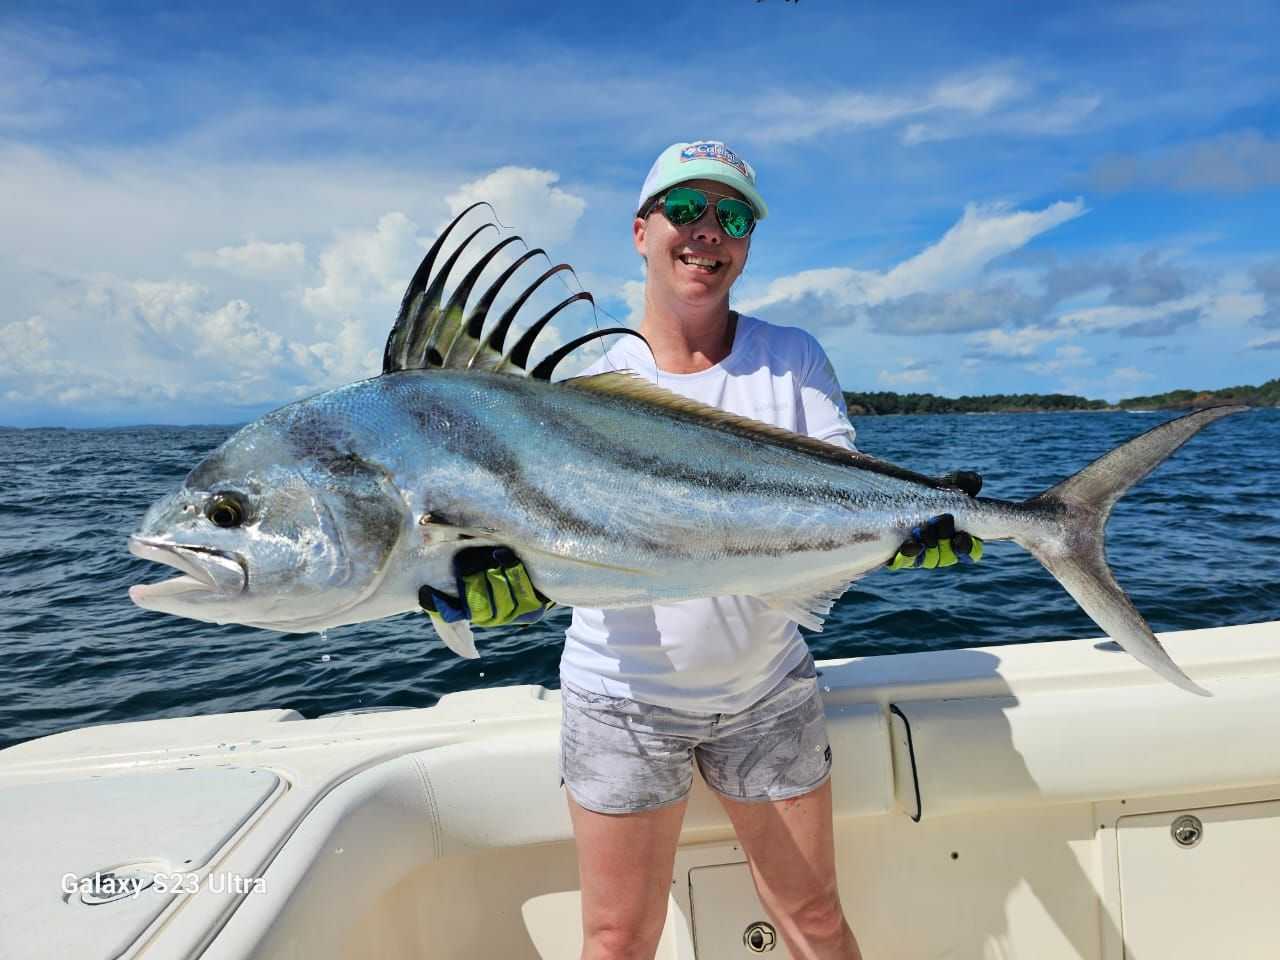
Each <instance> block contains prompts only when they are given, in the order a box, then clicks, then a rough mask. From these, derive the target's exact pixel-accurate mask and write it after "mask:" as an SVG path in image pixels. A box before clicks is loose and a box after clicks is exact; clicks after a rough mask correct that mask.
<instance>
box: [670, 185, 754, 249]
mask: <svg viewBox="0 0 1280 960" xmlns="http://www.w3.org/2000/svg"><path fill="white" fill-rule="evenodd" d="M714 196H717V194H714V193H713V194H707V193H704V192H703V191H701V190H696V189H694V188H693V187H675V188H673V189H671V190H668V191H667V192H666V195H665V196H663V197H662V198H661V199H660V200H655V201H654V205H655V206H657V207H658V208H659V209H661V210H662V215H663V216H665V217H666V218H667V219H668V220H670V221H671V222H672V224H674V225H675V226H677V227H683V226H687V225H688V224H691V223H697V222H698V221H699V220H701V219H702V215H703V214H705V213H706V212H707V207H708V206H710V204H711V200H710V197H714ZM715 208H716V220H718V221H719V223H720V226H721V228H722V229H723V230H724V232H725V233H726V234H728V235H729V236H731V237H733V239H735V240H741V239H742V238H743V237H745V236H746V235H747V234H749V233H750V232H751V231H752V230H754V229H755V226H756V212H755V211H754V210H752V209H751V204H749V203H747V202H746V201H744V200H739V199H738V198H737V197H726V196H723V195H720V197H719V199H718V200H716V203H715ZM652 209H653V207H650V210H652Z"/></svg>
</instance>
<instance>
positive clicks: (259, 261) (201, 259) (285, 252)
mask: <svg viewBox="0 0 1280 960" xmlns="http://www.w3.org/2000/svg"><path fill="white" fill-rule="evenodd" d="M187 259H188V260H189V261H190V262H191V263H192V264H193V265H194V266H197V267H216V268H217V269H219V270H227V271H230V272H231V273H247V274H271V273H281V272H284V271H289V270H297V269H299V268H300V267H301V266H302V265H303V262H304V261H305V259H306V250H305V248H304V247H303V245H302V244H301V243H297V242H295V243H267V242H265V241H262V240H250V241H249V242H248V243H245V244H242V245H240V246H238V247H219V248H218V249H217V250H213V251H211V252H210V251H201V250H197V251H194V252H192V253H189V254H187Z"/></svg>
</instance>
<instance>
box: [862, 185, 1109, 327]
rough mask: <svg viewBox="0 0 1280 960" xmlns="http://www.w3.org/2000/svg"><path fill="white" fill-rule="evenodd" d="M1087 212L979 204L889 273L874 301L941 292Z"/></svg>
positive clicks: (1077, 207)
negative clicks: (1023, 208)
mask: <svg viewBox="0 0 1280 960" xmlns="http://www.w3.org/2000/svg"><path fill="white" fill-rule="evenodd" d="M1084 212H1085V206H1084V201H1083V200H1082V199H1079V198H1077V199H1075V200H1072V201H1070V202H1068V201H1065V200H1060V201H1058V202H1057V203H1053V204H1050V205H1049V206H1047V207H1045V208H1044V209H1043V210H1038V211H1025V210H1017V211H1011V210H1010V209H1009V208H1008V207H1007V206H1006V205H1003V204H986V205H984V204H974V203H971V204H969V205H968V206H967V207H965V211H964V216H962V217H961V218H960V221H959V222H958V223H956V224H955V225H954V226H953V227H952V228H951V229H950V230H948V231H947V232H946V233H945V234H944V235H943V236H942V239H940V240H939V241H938V242H937V243H935V244H933V245H932V246H930V247H928V248H926V249H925V250H923V251H921V252H920V253H918V254H917V255H916V256H914V257H912V258H911V259H910V260H907V261H905V262H904V263H901V264H899V265H898V266H896V267H894V268H893V269H892V270H890V271H889V272H888V273H887V274H885V275H884V278H883V281H882V283H881V284H880V286H879V288H878V289H873V291H872V299H873V301H875V302H878V301H881V300H887V299H890V298H893V297H902V296H905V295H906V294H909V293H916V292H917V291H921V290H939V289H943V288H945V287H947V286H950V285H953V284H956V283H959V282H961V281H963V280H966V279H968V278H970V277H972V276H974V275H975V274H976V273H977V272H978V271H979V270H980V269H981V268H982V267H984V266H986V265H987V264H988V263H990V262H991V261H993V260H996V259H997V258H999V257H1001V256H1004V255H1005V254H1007V253H1011V252H1012V251H1014V250H1017V249H1019V248H1021V247H1024V246H1026V245H1027V244H1028V243H1029V242H1030V241H1031V240H1032V239H1034V238H1035V237H1037V236H1039V235H1040V234H1042V233H1044V232H1045V231H1047V230H1052V229H1053V228H1054V227H1056V226H1058V225H1060V224H1063V223H1066V222H1067V221H1069V220H1074V219H1075V218H1076V217H1079V216H1081V215H1082V214H1083V213H1084Z"/></svg>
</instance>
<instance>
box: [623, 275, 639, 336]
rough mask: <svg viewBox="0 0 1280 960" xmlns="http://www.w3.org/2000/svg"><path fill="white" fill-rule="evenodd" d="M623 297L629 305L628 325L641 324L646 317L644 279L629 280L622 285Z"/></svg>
mask: <svg viewBox="0 0 1280 960" xmlns="http://www.w3.org/2000/svg"><path fill="white" fill-rule="evenodd" d="M622 299H623V301H624V302H625V303H626V305H627V318H626V320H625V323H626V324H627V326H629V327H632V328H635V327H639V326H640V321H641V320H643V319H644V281H643V280H628V281H627V282H626V283H624V284H623V285H622Z"/></svg>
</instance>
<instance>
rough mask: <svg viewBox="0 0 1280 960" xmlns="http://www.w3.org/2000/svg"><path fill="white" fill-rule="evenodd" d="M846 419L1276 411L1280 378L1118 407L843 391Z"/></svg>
mask: <svg viewBox="0 0 1280 960" xmlns="http://www.w3.org/2000/svg"><path fill="white" fill-rule="evenodd" d="M844 399H845V404H846V406H848V408H849V415H850V416H862V417H866V416H893V415H895V414H922V413H1067V412H1079V413H1123V412H1127V411H1132V412H1135V413H1160V412H1163V411H1172V410H1195V409H1198V408H1200V407H1211V406H1214V405H1216V404H1219V403H1247V404H1249V405H1250V406H1253V407H1280V378H1277V379H1275V380H1268V381H1267V382H1266V383H1264V384H1262V385H1261V386H1257V387H1254V386H1239V387H1224V388H1223V389H1221V390H1170V391H1168V392H1167V393H1158V394H1152V395H1150V396H1145V397H1128V398H1126V399H1124V400H1120V401H1119V402H1117V403H1108V402H1107V401H1105V400H1089V399H1088V398H1086V397H1078V396H1075V395H1073V394H1068V393H1016V394H1015V393H994V394H987V395H980V396H963V397H940V396H937V395H936V394H932V393H894V392H892V391H889V390H881V391H875V392H859V391H856V390H846V391H845V393H844Z"/></svg>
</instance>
